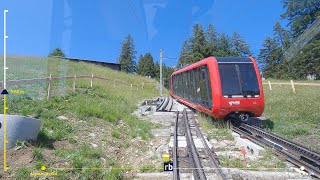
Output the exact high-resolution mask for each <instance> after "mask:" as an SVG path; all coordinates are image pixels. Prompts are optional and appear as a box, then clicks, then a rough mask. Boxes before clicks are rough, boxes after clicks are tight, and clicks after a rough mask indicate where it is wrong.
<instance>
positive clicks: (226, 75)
mask: <svg viewBox="0 0 320 180" xmlns="http://www.w3.org/2000/svg"><path fill="white" fill-rule="evenodd" d="M219 72H220V78H221V86H222V94H223V96H228V97H230V96H231V97H236V96H243V97H254V96H256V95H260V90H259V85H258V80H257V76H256V72H255V69H254V66H253V63H219Z"/></svg>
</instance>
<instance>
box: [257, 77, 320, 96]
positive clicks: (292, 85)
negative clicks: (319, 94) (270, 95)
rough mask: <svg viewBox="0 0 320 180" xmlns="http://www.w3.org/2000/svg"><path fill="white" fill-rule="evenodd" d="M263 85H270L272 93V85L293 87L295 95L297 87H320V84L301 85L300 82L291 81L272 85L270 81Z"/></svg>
mask: <svg viewBox="0 0 320 180" xmlns="http://www.w3.org/2000/svg"><path fill="white" fill-rule="evenodd" d="M262 84H267V85H269V89H270V91H272V85H291V87H292V92H293V93H296V88H295V86H296V85H297V86H319V87H320V83H299V82H293V80H290V82H289V83H285V82H274V83H271V82H270V81H268V83H262Z"/></svg>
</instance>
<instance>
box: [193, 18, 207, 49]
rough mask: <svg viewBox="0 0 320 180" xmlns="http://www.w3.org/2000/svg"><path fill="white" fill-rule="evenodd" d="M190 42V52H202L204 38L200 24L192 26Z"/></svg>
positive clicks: (204, 42)
mask: <svg viewBox="0 0 320 180" xmlns="http://www.w3.org/2000/svg"><path fill="white" fill-rule="evenodd" d="M191 42H192V44H191V48H192V53H199V54H202V52H203V47H204V46H205V45H206V38H205V36H204V33H203V29H202V26H201V25H199V24H195V25H194V26H193V37H192V38H191Z"/></svg>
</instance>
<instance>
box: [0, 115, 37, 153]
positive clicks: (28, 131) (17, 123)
mask: <svg viewBox="0 0 320 180" xmlns="http://www.w3.org/2000/svg"><path fill="white" fill-rule="evenodd" d="M6 117H7V140H8V143H7V149H11V148H13V147H14V146H15V145H16V142H17V140H19V141H28V140H37V137H38V133H39V131H40V126H41V123H40V120H38V119H35V118H31V117H25V116H18V115H7V116H6ZM0 123H1V128H0V140H1V141H0V149H1V150H3V133H4V132H3V129H4V127H3V114H0Z"/></svg>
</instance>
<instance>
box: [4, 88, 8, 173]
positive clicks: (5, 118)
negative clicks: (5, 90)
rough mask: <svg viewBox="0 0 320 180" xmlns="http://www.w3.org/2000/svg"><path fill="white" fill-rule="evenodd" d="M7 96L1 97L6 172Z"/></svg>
mask: <svg viewBox="0 0 320 180" xmlns="http://www.w3.org/2000/svg"><path fill="white" fill-rule="evenodd" d="M7 109H8V108H7V95H6V94H4V95H3V169H4V171H7V170H8V167H7V143H8V141H7Z"/></svg>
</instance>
